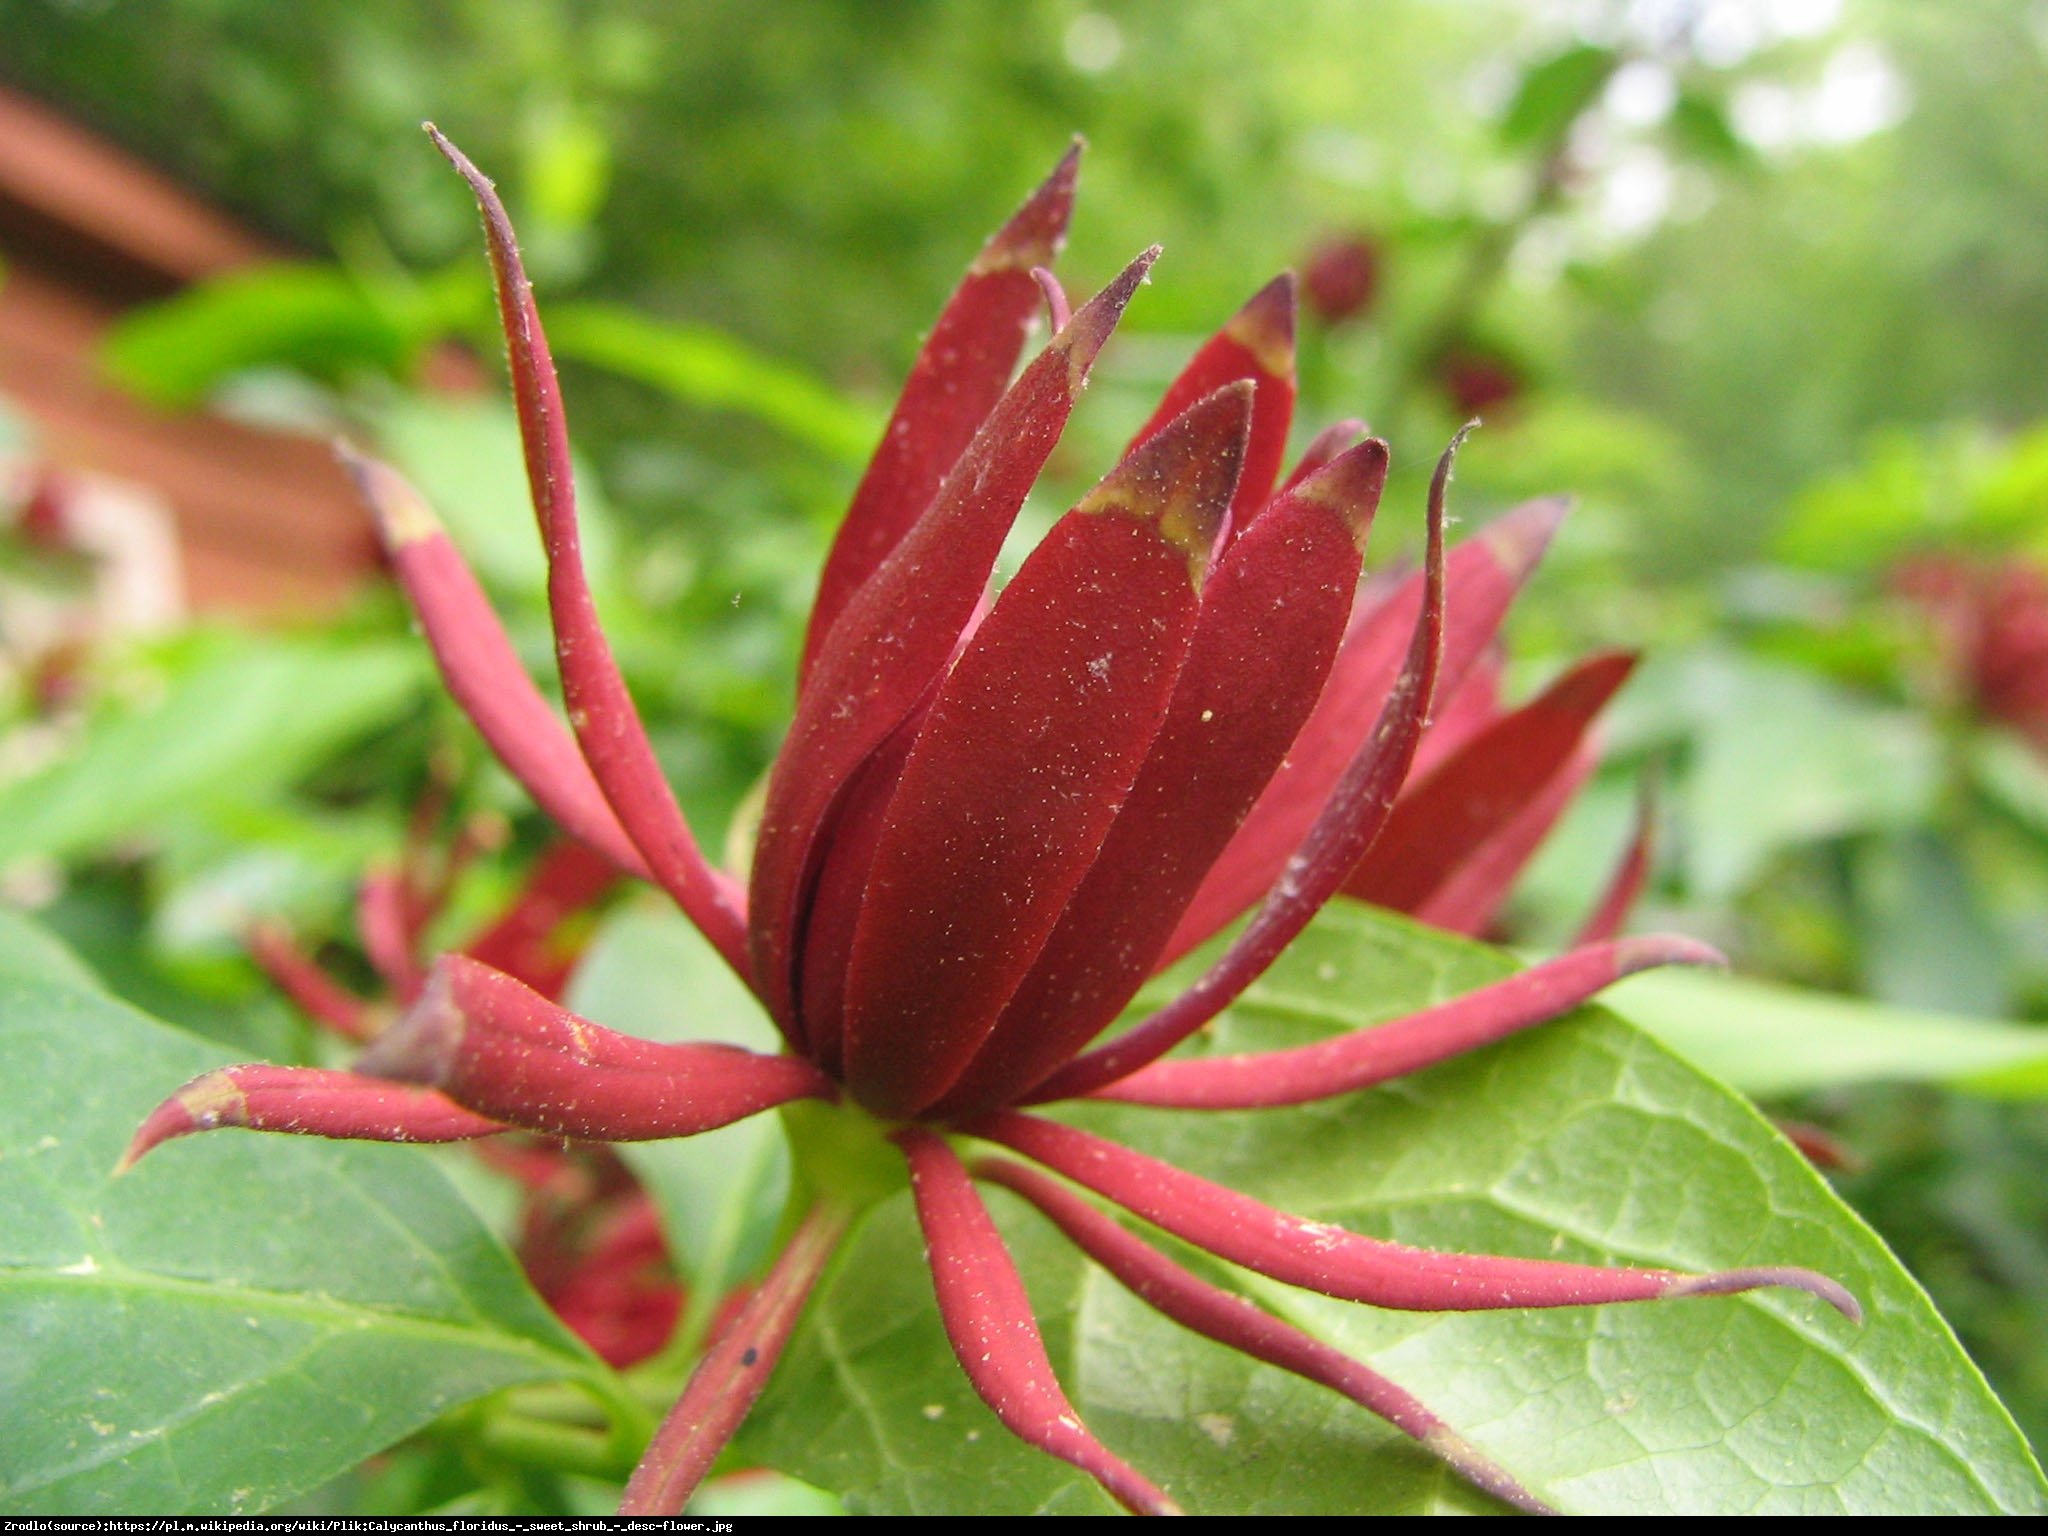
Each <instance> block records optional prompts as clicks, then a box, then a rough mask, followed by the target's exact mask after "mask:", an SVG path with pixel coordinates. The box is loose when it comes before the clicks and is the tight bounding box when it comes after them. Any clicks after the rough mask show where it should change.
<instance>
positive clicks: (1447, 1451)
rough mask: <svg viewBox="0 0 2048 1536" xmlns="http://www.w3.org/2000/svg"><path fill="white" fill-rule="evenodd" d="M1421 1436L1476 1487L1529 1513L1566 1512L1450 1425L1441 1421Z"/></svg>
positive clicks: (1426, 1446)
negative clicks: (1531, 1488)
mask: <svg viewBox="0 0 2048 1536" xmlns="http://www.w3.org/2000/svg"><path fill="white" fill-rule="evenodd" d="M1418 1438H1419V1439H1420V1440H1421V1441H1422V1447H1423V1449H1424V1450H1426V1451H1428V1452H1429V1453H1430V1454H1431V1455H1433V1456H1435V1457H1437V1458H1438V1459H1439V1460H1441V1461H1442V1462H1443V1463H1444V1465H1445V1466H1447V1467H1449V1468H1450V1469H1451V1470H1452V1471H1453V1472H1456V1473H1457V1474H1458V1476H1460V1477H1462V1478H1464V1479H1465V1481H1466V1482H1468V1483H1470V1484H1472V1486H1473V1487H1475V1488H1478V1489H1480V1490H1481V1491H1482V1492H1485V1493H1490V1494H1492V1495H1493V1496H1494V1497H1495V1498H1496V1499H1499V1500H1500V1501H1501V1502H1502V1503H1503V1504H1507V1505H1510V1506H1511V1507H1513V1508H1515V1509H1519V1510H1521V1511H1522V1513H1524V1514H1527V1515H1555V1514H1560V1513H1562V1511H1560V1510H1557V1509H1554V1508H1552V1507H1551V1506H1550V1505H1548V1504H1546V1503H1544V1502H1543V1501H1542V1500H1541V1499H1539V1498H1537V1497H1536V1495H1535V1494H1533V1493H1531V1492H1530V1491H1529V1490H1528V1489H1526V1488H1524V1487H1523V1486H1522V1485H1521V1484H1520V1483H1518V1482H1516V1481H1515V1480H1514V1479H1513V1478H1511V1477H1509V1476H1508V1475H1507V1473H1505V1472H1503V1471H1502V1470H1501V1469H1500V1468H1499V1467H1497V1466H1495V1465H1494V1464H1493V1462H1492V1461H1491V1460H1489V1459H1488V1458H1487V1455H1486V1453H1485V1452H1484V1451H1482V1450H1480V1449H1479V1448H1478V1447H1477V1446H1475V1445H1474V1444H1473V1443H1472V1442H1471V1441H1470V1440H1467V1439H1466V1438H1465V1437H1464V1436H1463V1435H1461V1434H1459V1433H1458V1432H1457V1431H1456V1430H1455V1429H1452V1428H1451V1427H1450V1425H1448V1424H1438V1425H1436V1426H1435V1427H1433V1428H1431V1429H1427V1430H1425V1431H1423V1433H1422V1434H1421V1435H1420V1436H1419V1437H1418Z"/></svg>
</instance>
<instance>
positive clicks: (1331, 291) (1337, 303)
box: [1301, 234, 1380, 327]
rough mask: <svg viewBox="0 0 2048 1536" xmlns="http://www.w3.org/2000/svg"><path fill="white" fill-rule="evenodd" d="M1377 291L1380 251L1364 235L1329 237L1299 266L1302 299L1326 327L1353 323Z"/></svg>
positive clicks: (1366, 307) (1363, 311)
mask: <svg viewBox="0 0 2048 1536" xmlns="http://www.w3.org/2000/svg"><path fill="white" fill-rule="evenodd" d="M1379 287H1380V248H1379V246H1378V245H1377V244H1376V243H1375V242H1373V241H1372V240H1370V239H1368V238H1367V237H1366V236H1364V235H1357V234H1352V235H1330V236H1327V237H1326V238H1324V239H1322V240H1320V241H1318V242H1317V244H1316V246H1315V248H1314V249H1313V250H1311V251H1310V252H1309V253H1308V255H1307V257H1306V258H1305V259H1304V260H1303V261H1302V264H1301V296H1302V298H1303V299H1304V300H1306V301H1307V304H1308V308H1309V312H1310V313H1311V314H1313V315H1314V316H1315V317H1316V318H1317V319H1318V320H1320V321H1322V323H1323V324H1324V325H1327V326H1333V327H1334V326H1339V325H1343V324H1345V323H1347V322H1349V321H1352V320H1356V319H1357V318H1358V317H1359V316H1361V315H1363V314H1365V313H1366V311H1368V310H1369V309H1371V308H1372V301H1373V299H1374V298H1375V297H1376V296H1377V295H1378V293H1379Z"/></svg>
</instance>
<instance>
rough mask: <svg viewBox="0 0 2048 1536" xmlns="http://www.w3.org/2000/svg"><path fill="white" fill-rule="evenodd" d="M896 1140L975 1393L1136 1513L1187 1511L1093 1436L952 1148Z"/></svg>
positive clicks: (949, 1328) (942, 1306)
mask: <svg viewBox="0 0 2048 1536" xmlns="http://www.w3.org/2000/svg"><path fill="white" fill-rule="evenodd" d="M896 1140H897V1143H898V1144H899V1145H900V1146H901V1147H902V1148H903V1155H904V1157H905V1158H906V1159H907V1160H908V1161H909V1163H910V1188H911V1192H912V1193H913V1194H914V1195H915V1196H916V1199H917V1219H918V1223H919V1225H921V1226H922V1227H923V1228H924V1240H925V1251H926V1253H927V1255H928V1257H929V1258H930V1261H931V1266H932V1289H933V1291H934V1292H935V1293H936V1294H937V1296H938V1300H939V1317H940V1319H941V1320H942V1321H943V1322H944V1323H945V1325H946V1338H947V1339H948V1340H949V1341H950V1342H951V1343H952V1346H953V1354H954V1356H955V1358H957V1359H958V1360H959V1362H960V1369H961V1370H963V1371H965V1372H966V1373H967V1379H968V1381H969V1382H971V1383H972V1384H973V1386H974V1390H975V1392H976V1394H977V1395H978V1396H979V1397H980V1398H981V1400H982V1401H983V1402H984V1403H987V1404H988V1406H989V1408H990V1410H991V1411H992V1412H993V1413H994V1414H995V1416H996V1417H997V1418H999V1419H1001V1420H1002V1421H1003V1427H1004V1428H1006V1429H1008V1430H1009V1431H1010V1433H1011V1434H1013V1435H1015V1436H1016V1437H1017V1438H1018V1439H1020V1440H1022V1441H1024V1442H1025V1443H1026V1444H1027V1445H1034V1446H1036V1447H1038V1449H1039V1450H1041V1451H1044V1452H1045V1453H1046V1454H1047V1455H1048V1456H1057V1457H1059V1459H1060V1460H1062V1461H1064V1462H1068V1463H1070V1464H1071V1465H1073V1466H1076V1467H1078V1468H1080V1469H1081V1470H1082V1471H1083V1472H1086V1473H1087V1474H1088V1475H1089V1476H1090V1477H1092V1478H1094V1479H1095V1481H1096V1482H1098V1483H1100V1484H1101V1485H1102V1486H1103V1488H1104V1490H1105V1491H1106V1492H1108V1493H1109V1495H1110V1496H1111V1497H1112V1498H1114V1499H1116V1500H1117V1501H1118V1502H1119V1503H1120V1504H1122V1505H1123V1506H1124V1508H1126V1509H1128V1510H1130V1511H1131V1512H1132V1513H1133V1514H1138V1515H1176V1514H1179V1513H1180V1509H1179V1507H1178V1506H1177V1505H1175V1504H1174V1502H1173V1500H1171V1499H1170V1498H1168V1497H1167V1496H1166V1495H1165V1494H1164V1493H1163V1492H1161V1491H1160V1490H1159V1489H1158V1488H1157V1487H1155V1486H1154V1485H1153V1484H1152V1483H1151V1482H1149V1481H1148V1480H1147V1479H1146V1478H1145V1477H1143V1476H1142V1475H1141V1474H1140V1473H1138V1472H1137V1471H1136V1470H1135V1469H1133V1468H1132V1467H1131V1466H1129V1465H1128V1464H1126V1463H1125V1462H1124V1461H1122V1460H1121V1459H1119V1458H1118V1457H1117V1456H1116V1455H1115V1454H1114V1453H1112V1452H1111V1451H1110V1449H1109V1448H1108V1447H1107V1446H1105V1445H1104V1444H1103V1443H1102V1442H1101V1441H1100V1440H1097V1439H1096V1438H1095V1436H1093V1435H1092V1434H1090V1433H1089V1432H1088V1428H1087V1426H1086V1425H1084V1424H1083V1423H1082V1422H1081V1416H1080V1415H1079V1414H1078V1413H1076V1412H1075V1411H1074V1405H1073V1404H1072V1403H1070V1402H1068V1401H1067V1395H1066V1393H1065V1392H1063V1391H1061V1390H1060V1383H1059V1378H1058V1377H1057V1376H1056V1375H1054V1374H1053V1368H1052V1361H1051V1360H1050V1359H1048V1358H1047V1357H1046V1353H1045V1340H1044V1339H1043V1338H1042V1337H1041V1336H1040V1335H1039V1332H1038V1323H1037V1321H1036V1320H1035V1319H1034V1318H1033V1317H1032V1315H1031V1298H1030V1296H1028V1295H1027V1294H1026V1293H1025V1290H1024V1281H1023V1278H1022V1277H1021V1276H1020V1275H1018V1273H1017V1266H1016V1264H1015V1262H1014V1261H1013V1260H1012V1259H1011V1258H1010V1254H1009V1250H1008V1249H1006V1248H1005V1247H1004V1246H1003V1238H1002V1234H1001V1233H999V1232H998V1231H997V1230H996V1224H995V1222H994V1221H993V1220H992V1219H991V1218H990V1217H989V1214H988V1207H987V1206H985V1205H983V1204H982V1203H981V1197H980V1196H979V1195H977V1194H976V1193H975V1192H974V1184H973V1182H972V1181H971V1180H970V1179H969V1178H968V1177H967V1170H966V1169H965V1168H963V1167H961V1166H960V1160H959V1159H958V1158H957V1157H955V1156H954V1155H953V1153H952V1149H951V1148H949V1147H948V1146H947V1145H946V1143H945V1142H944V1141H942V1140H941V1139H940V1138H939V1137H937V1136H934V1135H933V1134H932V1133H931V1132H930V1131H922V1130H917V1129H910V1130H904V1131H900V1132H898V1133H897V1136H896Z"/></svg>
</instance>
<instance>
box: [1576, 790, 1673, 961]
mask: <svg viewBox="0 0 2048 1536" xmlns="http://www.w3.org/2000/svg"><path fill="white" fill-rule="evenodd" d="M1656 839H1657V796H1656V790H1655V788H1654V787H1653V785H1652V781H1651V780H1650V779H1649V778H1648V777H1645V778H1644V780H1643V785H1642V790H1641V792H1640V793H1639V794H1638V795H1637V796H1636V824H1635V828H1634V830H1633V831H1631V832H1630V834H1629V839H1628V846H1627V847H1626V848H1625V849H1623V850H1622V855H1621V861H1620V862H1619V863H1618V864H1616V865H1615V866H1614V873H1613V874H1611V875H1610V876H1608V879H1607V889H1606V890H1604V891H1603V892H1601V894H1600V900H1599V901H1598V902H1597V903H1596V904H1595V905H1594V907H1593V911H1592V914H1591V915H1590V916H1588V917H1587V919H1586V925H1585V927H1583V928H1581V929H1580V930H1579V936H1578V938H1577V939H1576V940H1575V941H1574V942H1575V943H1579V944H1593V943H1597V942H1598V941H1600V940H1602V939H1611V938H1613V937H1614V936H1615V935H1616V934H1618V933H1620V932H1621V930H1622V927H1623V925H1624V924H1626V923H1627V922H1628V915H1629V913H1630V912H1632V911H1634V910H1635V905H1636V900H1637V898H1638V897H1640V896H1641V895H1642V894H1643V884H1644V882H1645V881H1646V880H1648V879H1649V876H1650V860H1651V858H1652V856H1653V855H1654V853H1655V851H1656Z"/></svg>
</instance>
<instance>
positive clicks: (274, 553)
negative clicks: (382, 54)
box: [0, 87, 377, 613]
mask: <svg viewBox="0 0 2048 1536" xmlns="http://www.w3.org/2000/svg"><path fill="white" fill-rule="evenodd" d="M287 254H288V253H287V252H285V251H284V250H282V249H281V248H279V247H277V246H275V245H273V244H271V243H270V242H269V241H267V240H265V239H264V238H263V237H261V236H259V235H257V234H255V233H253V232H252V231H250V230H248V229H246V228H243V227H242V226H241V225H240V224H238V223H237V222H235V221H234V220H233V219H231V218H229V217H228V216H227V215H226V214H224V213H222V212H220V211H219V210H218V209H216V208H214V207H213V206H211V205H210V204H208V203H207V202H206V201H205V200H204V199H202V198H200V197H198V196H196V195H195V194H194V193H192V192H191V191H189V190H188V189H186V188H185V187H182V186H180V185H179V184H178V183H177V182H176V181H174V180H173V179H171V178H170V177H168V176H166V175H164V174H163V173H162V172H160V171H158V170H156V169H155V168H154V167H152V166H149V165H146V164H144V163H143V162H141V161H139V160H137V159H135V158H134V157H133V156H131V155H129V154H128V153H127V152H126V151H124V150H121V149H119V148H117V147H116V146H114V145H112V144H110V143H108V142H107V141H106V140H104V139H102V138H99V137H97V136H96V135H94V134H92V133H90V132H88V131H86V130H85V129H83V128H81V127H79V126H78V125H77V124H75V123H73V122H70V121H68V120H67V119H65V118H64V117H63V116H62V115H61V114H60V113H58V112H56V111H54V110H52V109H51V108H50V107H48V106H45V105H43V104H42V103H40V102H36V101H33V100H31V99H29V98H27V97H25V96H22V95H20V94H18V93H16V92H13V91H9V90H7V89H5V88H4V87H0V260H4V277H0V396H4V397H5V399H6V402H7V405H8V407H9V409H11V410H13V411H15V412H17V413H18V414H20V415H21V416H23V417H25V418H27V420H28V421H29V422H30V423H31V425H32V427H33V429H34V432H35V436H36V446H37V448H38V449H39V450H40V452H41V453H42V454H43V455H44V457H46V458H47V459H48V460H49V461H50V462H51V463H53V464H54V465H56V466H58V467H60V468H71V469H87V470H95V471H99V472H101V473H104V474H108V475H115V476H119V477H121V478H123V479H127V480H132V481H136V482H138V483H140V484H143V485H147V486H149V487H151V488H153V489H155V490H156V491H157V492H158V493H159V494H161V495H162V496H163V497H164V498H165V499H166V500H167V501H168V502H169V503H170V505H171V507H172V509H173V511H174V514H175V516H176V519H177V523H178V532H179V543H180V548H181V551H182V556H183V563H184V577H185V585H186V596H187V598H188V600H189V601H190V602H191V603H192V604H193V605H194V606H195V607H198V608H202V609H216V610H218V609H229V610H235V611H239V612H245V613H249V612H254V613H266V612H268V613H285V612H292V611H305V610H307V609H317V608H323V607H328V606H331V605H333V604H334V603H335V602H337V601H338V600H339V599H340V598H341V597H342V596H343V595H345V594H346V593H347V591H348V590H349V589H350V588H351V587H353V586H354V585H355V584H356V583H357V582H358V581H360V580H361V579H362V578H363V576H364V575H366V574H367V573H368V572H370V571H371V570H373V569H375V567H376V565H377V551H376V543H375V540H374V538H373V536H372V533H371V530H370V526H369V522H368V519H367V518H366V516H365V515H364V513H363V511H362V509H361V507H360V506H358V505H357V503H356V501H355V498H354V496H353V495H352V493H351V492H350V490H349V487H348V484H347V481H346V480H345V479H344V477H343V476H342V474H341V472H340V470H339V469H338V468H337V466H336V465H335V463H334V459H333V455H332V454H331V452H330V451H329V449H328V447H327V445H326V444H325V443H322V442H318V441H315V440H314V439H311V438H308V437H302V436H298V435H296V434H292V433H287V432H281V431H275V430H270V429H265V428H258V427H252V426H248V425H244V424H241V423H238V422H233V421H229V420H226V419H225V418H222V417H219V416H213V415H207V414H205V413H200V412H195V413H191V414H185V415H166V414H164V413H163V412H160V411H157V410H154V409H152V408H151V407H149V406H146V405H143V404H142V403H140V402H138V401H136V400H134V399H132V398H130V397H128V396H126V395H124V394H123V393H121V392H120V391H118V390H116V389H115V388H114V387H113V386H112V385H110V384H109V383H107V382H106V381H105V380H104V379H103V378H102V376H101V374H100V372H99V369H98V366H97V362H96V358H97V353H98V347H99V342H100V338H101V337H102V335H103V334H104V333H105V331H106V330H107V327H108V326H109V325H110V324H111V323H112V322H113V320H114V319H115V318H116V317H117V316H118V315H119V314H120V313H121V311H122V310H124V309H127V308H129V307H131V306H133V305H135V304H138V303H143V302H147V301H149V300H151V299H157V298H161V297H163V296H165V295H167V294H170V293H174V292H176V291H177V290H178V289H179V288H181V287H183V286H185V285H186V284H188V283H191V282H195V281H198V280H200V279H202V278H208V277H213V276H216V275H218V274H220V273H224V272H228V271H231V270H233V269H235V268H237V267H242V266H248V265H251V264H253V263H257V262H261V261H267V260H274V259H277V258H280V257H282V256H285V255H287Z"/></svg>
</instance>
